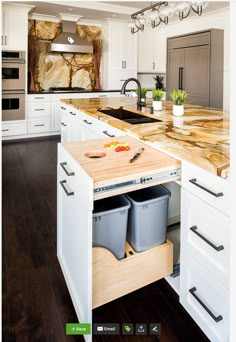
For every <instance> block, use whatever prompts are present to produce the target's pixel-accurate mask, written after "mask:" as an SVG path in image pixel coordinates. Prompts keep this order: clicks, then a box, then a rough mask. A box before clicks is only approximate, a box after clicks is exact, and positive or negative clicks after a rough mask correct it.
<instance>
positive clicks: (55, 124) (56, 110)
mask: <svg viewBox="0 0 236 342" xmlns="http://www.w3.org/2000/svg"><path fill="white" fill-rule="evenodd" d="M51 109H52V110H51V125H50V130H51V131H60V130H61V105H60V103H59V102H52V104H51Z"/></svg>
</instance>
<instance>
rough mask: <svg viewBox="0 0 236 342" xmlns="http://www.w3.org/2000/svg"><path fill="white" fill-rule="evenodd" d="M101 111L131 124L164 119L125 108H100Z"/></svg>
mask: <svg viewBox="0 0 236 342" xmlns="http://www.w3.org/2000/svg"><path fill="white" fill-rule="evenodd" d="M99 112H102V113H104V114H107V115H109V116H112V117H113V118H116V119H119V120H122V121H125V122H128V123H130V124H131V125H137V124H143V123H149V122H158V121H159V122H162V120H158V119H154V118H150V117H148V116H145V115H142V114H137V113H133V112H130V111H129V110H126V109H123V108H116V109H99Z"/></svg>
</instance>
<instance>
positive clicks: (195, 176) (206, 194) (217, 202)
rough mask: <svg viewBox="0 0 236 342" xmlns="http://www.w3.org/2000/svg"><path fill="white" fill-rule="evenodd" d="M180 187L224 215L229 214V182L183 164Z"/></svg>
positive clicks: (191, 165)
mask: <svg viewBox="0 0 236 342" xmlns="http://www.w3.org/2000/svg"><path fill="white" fill-rule="evenodd" d="M181 186H182V187H183V188H184V189H186V190H188V191H190V192H191V193H193V194H194V195H195V196H197V197H199V198H200V199H202V200H203V201H205V202H207V203H209V204H210V205H212V206H213V207H215V208H217V209H218V210H220V211H222V212H223V213H224V214H226V215H229V214H230V205H229V203H230V185H229V181H227V180H225V179H223V178H221V177H217V176H216V175H214V174H213V173H210V172H207V171H205V170H203V169H201V168H200V167H198V166H195V165H193V164H190V163H188V162H183V163H182V179H181Z"/></svg>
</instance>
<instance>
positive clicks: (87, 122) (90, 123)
mask: <svg viewBox="0 0 236 342" xmlns="http://www.w3.org/2000/svg"><path fill="white" fill-rule="evenodd" d="M83 121H84V122H85V123H86V124H88V125H92V122H90V121H88V120H86V119H85V120H83Z"/></svg>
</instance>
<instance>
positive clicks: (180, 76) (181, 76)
mask: <svg viewBox="0 0 236 342" xmlns="http://www.w3.org/2000/svg"><path fill="white" fill-rule="evenodd" d="M183 71H184V68H183V67H181V68H179V89H180V90H183Z"/></svg>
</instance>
